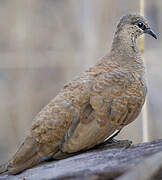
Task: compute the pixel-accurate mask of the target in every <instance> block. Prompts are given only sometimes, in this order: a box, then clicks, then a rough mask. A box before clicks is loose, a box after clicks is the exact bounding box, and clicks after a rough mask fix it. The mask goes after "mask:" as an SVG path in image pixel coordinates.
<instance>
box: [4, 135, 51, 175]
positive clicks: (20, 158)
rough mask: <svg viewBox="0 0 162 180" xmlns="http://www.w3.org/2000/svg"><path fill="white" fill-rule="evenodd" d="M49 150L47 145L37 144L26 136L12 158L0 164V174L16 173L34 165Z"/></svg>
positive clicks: (47, 154)
mask: <svg viewBox="0 0 162 180" xmlns="http://www.w3.org/2000/svg"><path fill="white" fill-rule="evenodd" d="M51 152H52V151H50V148H49V147H46V146H45V145H44V146H43V145H42V144H39V143H38V142H37V141H36V140H35V139H34V138H32V137H27V138H26V139H25V141H24V143H22V145H21V146H20V148H19V149H18V151H17V152H16V154H15V155H14V156H13V158H12V159H11V160H10V161H9V162H8V163H6V164H5V165H2V166H0V174H18V173H20V172H22V171H24V170H25V169H28V168H31V167H33V166H35V165H36V164H38V163H39V162H40V161H41V159H42V158H44V157H47V156H49V154H50V153H51Z"/></svg>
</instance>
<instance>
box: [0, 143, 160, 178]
mask: <svg viewBox="0 0 162 180" xmlns="http://www.w3.org/2000/svg"><path fill="white" fill-rule="evenodd" d="M129 145H130V142H129V141H121V142H120V143H115V144H107V145H102V146H99V147H97V148H96V149H93V150H90V151H87V152H84V153H81V154H78V155H75V156H73V157H70V158H67V159H63V160H58V161H52V162H46V163H43V164H41V165H39V166H37V167H35V168H33V169H29V170H26V171H25V172H23V173H21V174H19V175H16V176H7V175H5V176H0V180H1V179H4V180H5V179H6V180H8V179H9V180H10V179H11V180H21V179H22V180H26V179H29V180H37V179H38V180H52V179H53V180H55V179H64V180H69V179H75V180H99V179H101V180H104V179H108V180H109V179H115V178H117V179H121V180H123V179H124V180H126V179H130V177H131V178H132V177H134V179H131V180H139V178H140V179H141V178H143V179H153V180H160V179H162V140H156V141H153V142H150V143H143V144H137V145H132V146H130V147H129ZM143 179H142V180H143Z"/></svg>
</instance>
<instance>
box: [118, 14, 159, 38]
mask: <svg viewBox="0 0 162 180" xmlns="http://www.w3.org/2000/svg"><path fill="white" fill-rule="evenodd" d="M143 33H147V34H149V35H151V36H153V37H154V38H155V39H157V35H156V34H155V33H154V32H153V31H152V29H151V27H150V25H149V24H148V22H147V20H146V19H145V18H144V17H142V16H140V15H138V14H128V15H125V16H123V17H122V18H121V20H120V22H119V24H118V25H117V31H116V34H119V35H120V34H121V35H122V34H123V35H125V36H127V35H128V36H131V38H133V39H134V40H136V39H137V38H138V37H139V36H140V35H142V34H143Z"/></svg>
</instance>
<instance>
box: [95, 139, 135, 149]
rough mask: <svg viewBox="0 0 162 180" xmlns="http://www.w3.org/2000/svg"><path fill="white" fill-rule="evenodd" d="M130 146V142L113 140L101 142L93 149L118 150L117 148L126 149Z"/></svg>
mask: <svg viewBox="0 0 162 180" xmlns="http://www.w3.org/2000/svg"><path fill="white" fill-rule="evenodd" d="M131 144H132V141H129V140H117V139H114V138H110V139H107V140H106V141H104V142H102V143H101V144H98V145H96V146H95V148H99V147H106V148H107V147H110V148H118V147H125V148H128V147H130V146H131Z"/></svg>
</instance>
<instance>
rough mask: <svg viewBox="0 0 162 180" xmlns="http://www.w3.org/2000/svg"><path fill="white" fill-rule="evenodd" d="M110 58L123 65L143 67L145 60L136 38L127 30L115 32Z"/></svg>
mask: <svg viewBox="0 0 162 180" xmlns="http://www.w3.org/2000/svg"><path fill="white" fill-rule="evenodd" d="M110 58H111V59H112V60H113V61H117V63H119V64H120V65H121V66H132V67H136V65H137V67H140V65H141V68H142V67H143V61H142V58H141V55H140V51H139V48H138V47H137V43H136V39H135V38H133V37H132V36H131V35H128V34H126V32H122V33H115V36H114V40H113V43H112V48H111V51H110Z"/></svg>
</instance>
